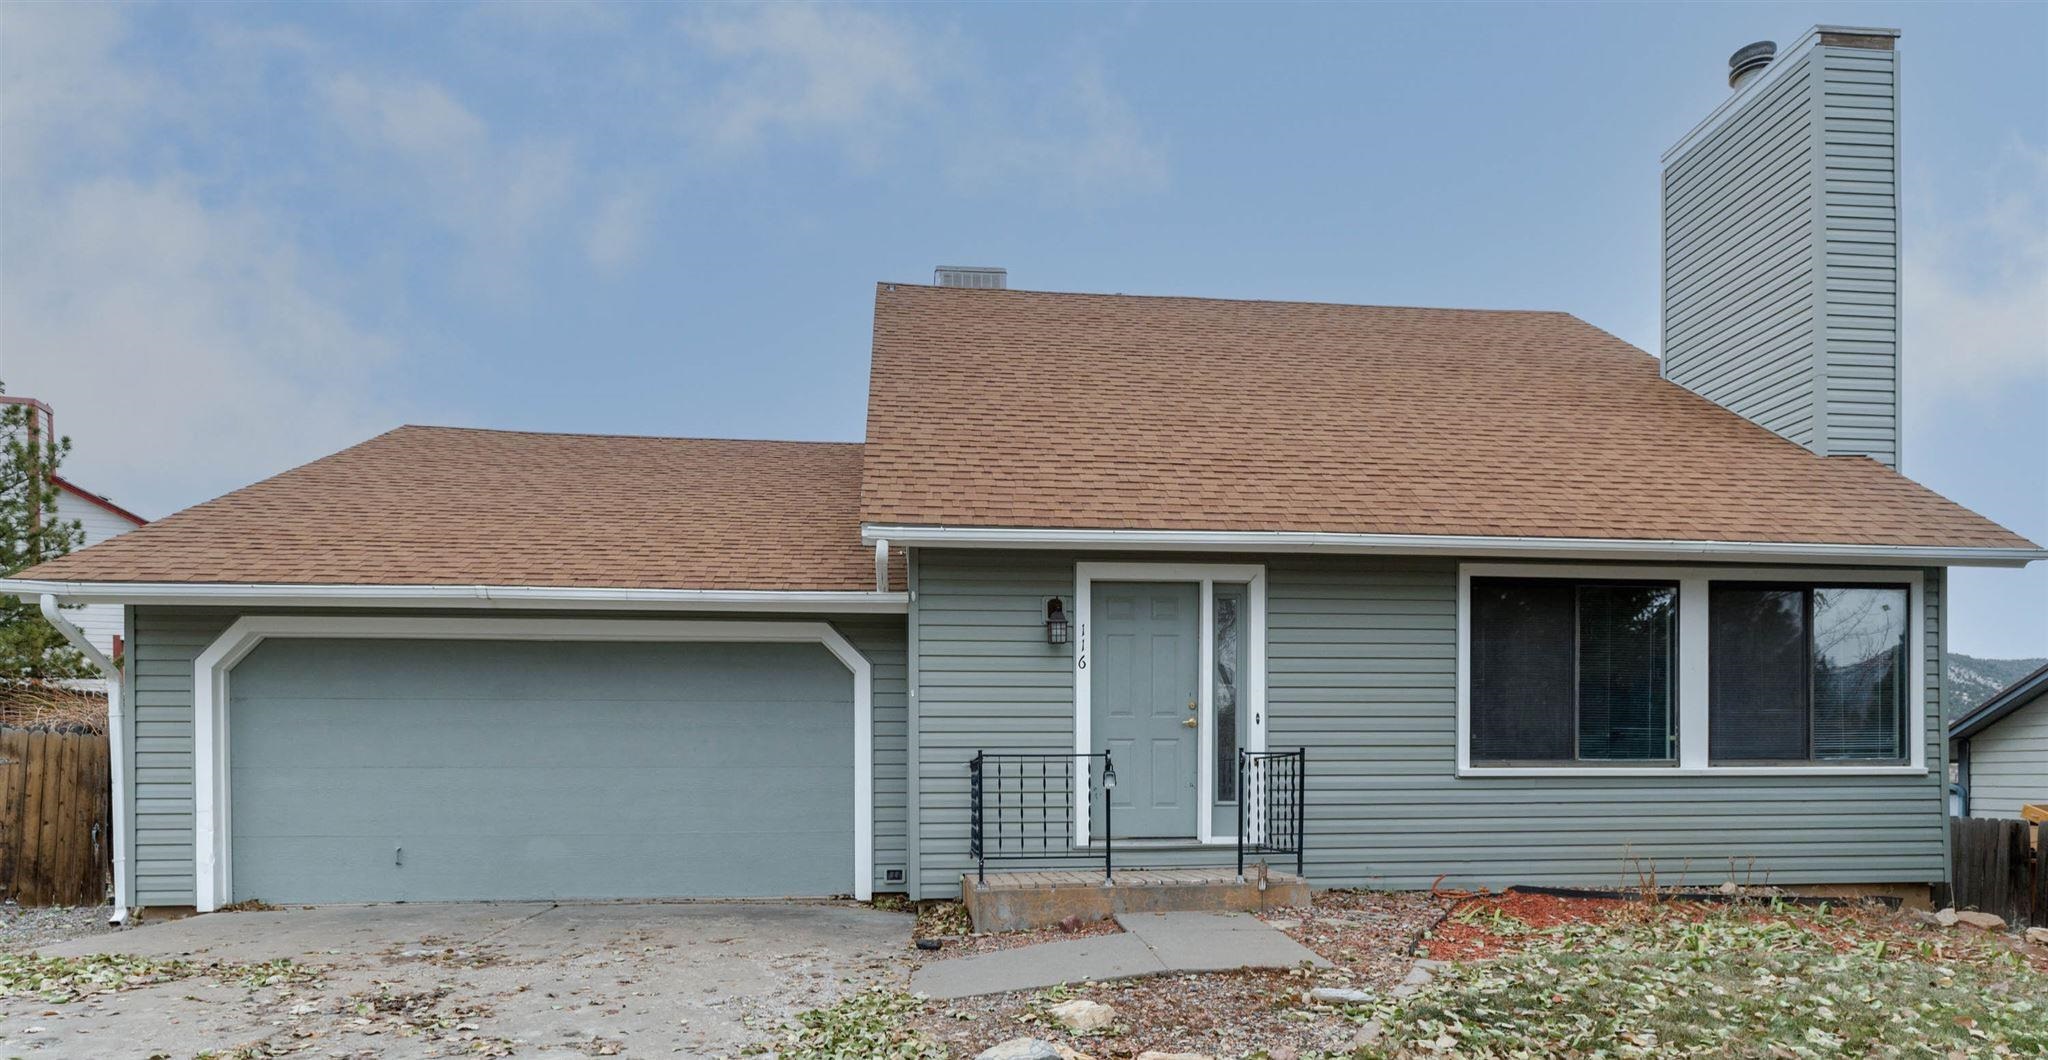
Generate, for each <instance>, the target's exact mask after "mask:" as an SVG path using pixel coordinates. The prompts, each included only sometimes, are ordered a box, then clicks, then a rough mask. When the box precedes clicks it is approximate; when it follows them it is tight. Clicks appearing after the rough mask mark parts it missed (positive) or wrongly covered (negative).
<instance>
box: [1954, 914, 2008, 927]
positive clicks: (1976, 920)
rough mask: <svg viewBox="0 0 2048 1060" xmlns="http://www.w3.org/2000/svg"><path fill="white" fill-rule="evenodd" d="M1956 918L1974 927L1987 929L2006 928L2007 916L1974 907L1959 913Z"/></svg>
mask: <svg viewBox="0 0 2048 1060" xmlns="http://www.w3.org/2000/svg"><path fill="white" fill-rule="evenodd" d="M1956 919H1957V920H1959V921H1961V922H1963V923H1965V924H1968V925H1970V926H1971V927H1973V928H1983V929H1984V930H1986V931H2004V930H2005V918H2004V917H2002V916H1999V915H1998V914H1997V913H1979V912H1977V911H1976V910H1974V909H1969V910H1965V911H1963V912H1960V913H1957V914H1956Z"/></svg>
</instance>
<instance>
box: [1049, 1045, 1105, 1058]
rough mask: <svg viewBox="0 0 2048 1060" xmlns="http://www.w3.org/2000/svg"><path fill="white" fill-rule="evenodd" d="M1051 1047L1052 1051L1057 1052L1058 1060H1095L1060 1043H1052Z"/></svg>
mask: <svg viewBox="0 0 2048 1060" xmlns="http://www.w3.org/2000/svg"><path fill="white" fill-rule="evenodd" d="M1052 1047H1053V1048H1054V1049H1057V1050H1059V1054H1060V1060H1095V1058H1094V1057H1092V1056H1089V1055H1088V1054H1087V1053H1084V1052H1082V1051H1081V1050H1079V1049H1076V1048H1074V1047H1073V1046H1071V1045H1066V1044H1063V1043H1061V1042H1054V1043H1052Z"/></svg>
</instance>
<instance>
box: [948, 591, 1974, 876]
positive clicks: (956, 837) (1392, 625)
mask: <svg viewBox="0 0 2048 1060" xmlns="http://www.w3.org/2000/svg"><path fill="white" fill-rule="evenodd" d="M1120 558H1125V559H1132V558H1160V557H1130V556H1124V557H1120ZM1073 562H1074V558H1073V557H1071V556H1068V557H1061V556H1056V555H1045V554H1032V553H1018V554H996V553H942V552H929V551H927V552H920V554H919V578H920V582H919V594H918V599H917V602H916V604H915V605H914V610H913V614H912V621H913V622H914V623H916V625H917V629H918V636H919V638H920V640H919V652H920V659H921V670H922V673H921V675H920V685H919V699H920V711H921V712H922V713H921V722H920V729H921V731H920V741H921V748H920V750H921V753H922V756H923V766H922V767H921V768H922V775H921V777H920V780H919V789H918V790H919V792H920V797H921V798H922V799H923V802H922V804H921V806H920V813H921V814H922V824H921V826H920V829H919V837H920V841H921V844H922V845H921V848H920V856H921V864H922V866H923V870H922V872H921V873H920V879H919V883H920V885H921V888H922V893H923V894H924V896H926V897H938V896H941V895H946V894H952V893H954V891H955V889H956V888H957V886H958V883H959V878H960V875H961V873H963V872H965V871H967V870H968V869H969V867H970V862H969V861H968V859H967V817H968V814H967V806H968V798H967V765H966V764H967V761H968V760H969V759H970V758H972V757H973V754H974V751H975V750H976V749H977V748H983V749H987V750H991V751H994V750H1012V751H1049V750H1065V749H1068V748H1071V747H1072V746H1073V700H1072V669H1071V667H1072V657H1071V654H1070V649H1069V648H1053V647H1050V646H1048V645H1047V644H1046V643H1045V636H1044V627H1043V624H1042V622H1043V618H1042V616H1043V612H1042V610H1041V608H1042V606H1043V602H1044V599H1045V598H1046V597H1048V596H1054V595H1058V596H1071V594H1072V593H1073V577H1074V572H1073ZM1267 570H1268V583H1269V584H1268V591H1267V611H1268V678H1267V688H1268V696H1267V703H1268V711H1269V715H1268V716H1269V722H1268V726H1269V737H1268V745H1269V746H1271V747H1274V748H1276V749H1280V748H1292V747H1297V746H1305V747H1307V748H1308V749H1309V761H1310V770H1309V796H1308V797H1309V810H1308V814H1309V824H1308V870H1309V874H1310V876H1311V877H1312V878H1313V879H1314V881H1315V882H1316V883H1317V884H1319V885H1326V886H1338V885H1348V886H1374V887H1394V888H1415V887H1426V886H1429V885H1430V884H1431V883H1432V882H1433V881H1434V880H1436V879H1437V877H1438V876H1439V875H1445V876H1446V883H1447V884H1448V885H1451V886H1461V887H1469V886H1480V885H1484V886H1490V887H1499V886H1504V885H1507V884H1513V883H1537V884H1578V885H1595V886H1611V885H1614V884H1617V883H1620V882H1623V881H1624V879H1625V878H1630V877H1627V875H1626V870H1625V867H1624V858H1625V857H1626V856H1629V855H1633V856H1636V857H1640V858H1644V859H1653V860H1654V861H1655V863H1656V866H1657V869H1658V872H1659V875H1660V876H1661V877H1662V878H1663V879H1664V880H1666V881H1667V882H1669V881H1674V880H1677V879H1679V878H1680V877H1681V876H1684V877H1685V878H1688V879H1691V880H1693V881H1696V882H1702V883H1718V882H1720V881H1721V880H1723V879H1726V878H1727V876H1728V873H1729V871H1730V865H1731V863H1733V864H1734V865H1735V866H1736V871H1737V872H1738V873H1740V874H1742V875H1743V876H1744V877H1745V878H1754V879H1755V880H1757V881H1759V882H1761V881H1763V880H1765V879H1766V878H1768V879H1770V880H1772V881H1775V882H1779V883H1824V882H1925V881H1932V880H1939V879H1941V877H1942V866H1943V858H1944V855H1943V835H1944V829H1943V824H1942V822H1943V819H1944V818H1943V813H1944V812H1945V811H1944V809H1943V802H1942V798H1943V796H1942V790H1941V785H1940V783H1939V782H1938V779H1937V775H1936V774H1930V775H1928V776H1925V777H1910V778H1891V777H1883V778H1869V777H1829V776H1825V775H1820V774H1816V775H1815V776H1812V777H1792V778H1735V777H1728V778H1723V777H1672V778H1669V779H1661V778H1646V779H1633V778H1629V779H1615V780H1603V779H1600V778H1577V777H1569V778H1567V777H1560V778H1556V779H1550V778H1532V779H1519V778H1516V779H1509V778H1500V779H1494V778H1487V779H1460V778H1458V777H1457V776H1456V775H1455V768H1456V766H1455V763H1456V758H1455V753H1454V751H1455V746H1454V743H1455V734H1456V729H1457V720H1456V719H1457V686H1456V680H1457V678H1456V673H1457V669H1456V667H1457V659H1456V643H1457V635H1456V630H1457V567H1456V564H1455V563H1452V562H1446V561H1424V560H1377V559H1336V558H1330V559H1319V558H1301V557H1285V558H1277V557H1276V558H1272V559H1270V560H1268V561H1267ZM1939 585H1940V582H1939V578H1938V577H1933V578H1930V579H1929V580H1928V598H1929V606H1928V615H1927V619H1928V622H1929V627H1928V636H1927V644H1928V654H1929V659H1928V664H1927V673H1928V674H1929V675H1930V677H1929V683H1928V693H1927V697H1928V712H1929V716H1930V718H1939V716H1940V707H1939V701H1940V697H1939V692H1938V688H1939V674H1940V672H1941V668H1940V666H1939V659H1938V656H1939V651H1940V649H1939V647H1938V645H1939V636H1938V632H1939V627H1938V624H1937V623H1938V617H1939ZM1928 732H1929V733H1930V734H1931V735H1930V738H1929V744H1928V750H1927V754H1928V761H1930V762H1939V761H1940V755H1941V745H1940V741H1939V736H1938V734H1939V732H1940V727H1939V725H1938V724H1935V723H1934V722H1932V721H1930V723H1929V728H1928ZM1233 856H1234V851H1233V850H1232V848H1229V847H1223V848H1212V849H1209V850H1174V851H1165V852H1154V851H1146V852H1143V853H1140V852H1139V851H1136V850H1132V851H1130V852H1129V853H1128V855H1127V856H1126V857H1120V858H1119V861H1120V862H1123V863H1125V864H1129V865H1133V866H1136V865H1148V866H1160V867H1164V866H1172V865H1184V864H1225V863H1228V861H1229V859H1231V858H1232V857H1233ZM1752 857H1753V858H1755V863H1754V868H1753V869H1752V867H1751V864H1750V859H1751V858H1752ZM1752 873H1753V876H1752Z"/></svg>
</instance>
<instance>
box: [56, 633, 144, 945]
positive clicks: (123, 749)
mask: <svg viewBox="0 0 2048 1060" xmlns="http://www.w3.org/2000/svg"><path fill="white" fill-rule="evenodd" d="M42 609H43V618H45V619H47V620H48V621H49V623H50V625H52V626H55V627H57V632H59V633H62V634H64V639H65V640H68V641H70V642H71V646H72V647H74V648H77V649H78V650H79V651H80V652H82V653H84V655H85V657H86V659H87V660H89V661H90V662H91V663H92V664H93V665H94V666H97V667H99V670H100V673H103V674H105V675H106V676H107V780H108V782H109V786H110V787H112V788H113V789H114V791H113V795H114V798H113V803H114V823H113V832H114V835H113V843H114V914H113V915H112V916H110V917H108V918H107V920H108V922H109V923H112V924H114V925H116V926H119V925H120V924H122V923H123V922H125V921H126V920H127V919H128V909H129V904H128V741H127V734H126V732H125V729H126V727H127V726H126V725H125V722H126V720H127V719H126V712H125V711H123V710H122V709H121V671H120V670H118V669H116V668H115V666H114V663H113V660H111V659H108V658H107V657H106V655H105V654H104V653H103V652H101V651H100V650H99V648H98V647H97V646H95V645H94V644H93V642H92V641H90V640H88V639H86V636H85V631H84V630H81V629H79V628H78V627H77V626H74V625H72V624H71V620H70V619H68V618H65V617H64V612H63V611H61V610H59V609H58V606H57V596H56V594H55V593H44V594H43V598H42Z"/></svg>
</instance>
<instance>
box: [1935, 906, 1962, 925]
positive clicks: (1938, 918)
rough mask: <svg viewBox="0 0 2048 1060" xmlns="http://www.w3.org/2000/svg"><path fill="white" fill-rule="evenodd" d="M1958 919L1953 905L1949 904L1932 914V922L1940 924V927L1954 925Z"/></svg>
mask: <svg viewBox="0 0 2048 1060" xmlns="http://www.w3.org/2000/svg"><path fill="white" fill-rule="evenodd" d="M1960 919H1961V917H1960V916H1959V915H1958V914H1957V913H1956V910H1955V907H1954V906H1950V907H1949V908H1947V909H1944V910H1942V911H1941V912H1939V913H1936V914H1934V922H1935V923H1937V924H1940V925H1941V926H1942V927H1955V926H1956V922H1957V921H1958V920H1960Z"/></svg>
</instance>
